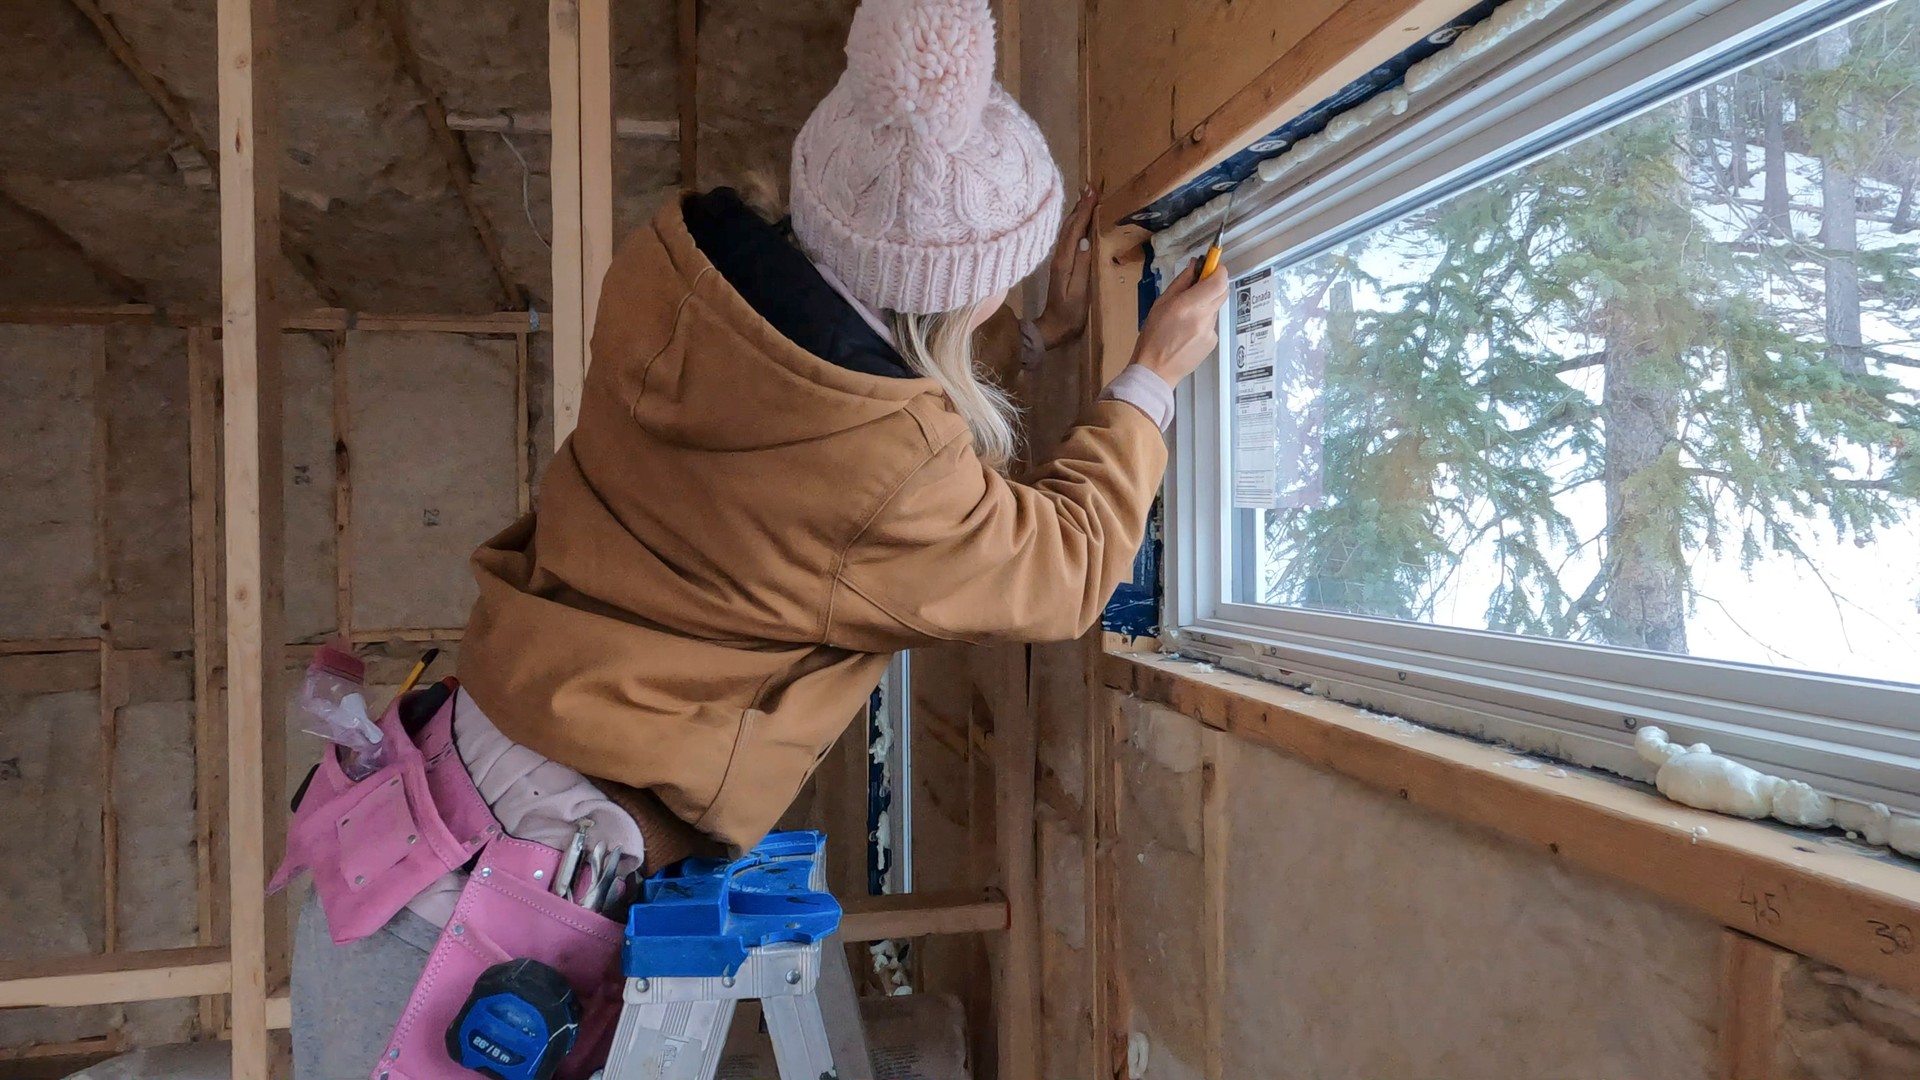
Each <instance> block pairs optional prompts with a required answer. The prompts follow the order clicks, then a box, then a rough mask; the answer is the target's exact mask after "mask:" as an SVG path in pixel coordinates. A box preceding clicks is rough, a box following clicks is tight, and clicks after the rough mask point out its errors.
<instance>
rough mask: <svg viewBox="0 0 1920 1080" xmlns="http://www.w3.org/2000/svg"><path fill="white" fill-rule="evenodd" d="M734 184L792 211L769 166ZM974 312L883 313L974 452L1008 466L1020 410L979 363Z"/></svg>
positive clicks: (771, 212)
mask: <svg viewBox="0 0 1920 1080" xmlns="http://www.w3.org/2000/svg"><path fill="white" fill-rule="evenodd" d="M734 190H736V191H737V192H739V194H740V199H741V201H742V202H744V203H746V204H747V206H748V207H749V208H751V209H752V210H753V211H754V212H755V213H757V214H759V215H760V216H761V217H763V218H765V219H766V220H768V221H779V220H780V219H782V218H784V217H785V216H786V213H787V208H786V200H785V198H784V197H783V196H782V193H781V190H780V182H779V181H778V180H777V179H775V178H774V176H773V175H772V174H771V173H769V172H767V171H766V170H764V169H747V170H744V171H743V172H741V173H740V174H739V177H738V181H737V184H736V187H735V189H734ZM973 315H974V309H973V308H972V307H971V306H969V307H965V308H960V309H958V310H955V311H942V312H938V313H935V314H932V315H917V314H911V313H908V312H899V311H887V312H882V313H881V318H882V320H883V321H885V322H886V324H887V326H888V328H890V329H891V330H892V331H893V339H894V343H895V348H896V349H897V350H898V351H899V353H900V358H901V359H903V360H905V361H906V362H907V367H908V368H910V369H912V371H913V373H914V374H915V375H919V376H921V377H922V378H927V379H932V380H933V381H934V382H935V383H937V384H939V386H940V389H941V390H942V391H943V392H944V393H945V394H946V395H947V400H948V401H951V402H953V408H954V411H955V412H957V413H959V414H960V418H961V419H962V420H964V421H966V424H967V430H968V431H970V432H971V433H972V434H973V450H974V453H976V454H978V455H979V456H980V460H982V461H984V462H986V463H987V465H988V467H990V468H992V469H995V470H998V471H1000V472H1005V471H1006V470H1007V468H1008V466H1010V465H1012V464H1013V460H1014V459H1015V458H1016V457H1018V456H1019V454H1020V429H1019V426H1018V424H1017V422H1016V421H1017V419H1018V416H1019V410H1018V409H1017V408H1016V407H1015V405H1014V403H1013V399H1012V398H1011V397H1009V396H1007V392H1006V391H1005V390H1003V389H1001V388H1000V387H999V386H998V385H996V384H995V383H994V382H993V380H992V378H990V377H989V376H987V375H986V374H984V373H983V372H981V371H980V369H979V368H978V367H976V366H975V365H974V362H973V329H972V326H973Z"/></svg>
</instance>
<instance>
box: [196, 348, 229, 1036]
mask: <svg viewBox="0 0 1920 1080" xmlns="http://www.w3.org/2000/svg"><path fill="white" fill-rule="evenodd" d="M217 350H218V346H217V345H216V344H215V342H214V338H213V332H212V331H211V330H209V329H206V328H205V327H194V328H192V329H190V330H188V331H187V441H188V459H187V489H188V516H189V523H190V524H189V527H190V529H191V532H192V536H191V539H190V542H189V546H188V556H189V558H190V560H191V563H192V576H193V761H194V794H195V798H194V801H193V809H194V838H195V843H194V851H195V856H196V867H195V869H196V871H197V876H198V879H199V886H200V887H199V899H200V912H199V915H200V935H199V936H200V944H201V945H203V946H214V945H218V944H220V943H221V942H222V941H223V940H224V938H225V929H226V918H227V901H226V891H227V877H226V867H225V865H224V859H223V858H222V853H223V845H222V844H221V842H220V840H221V836H222V832H223V824H224V819H225V817H226V812H227V771H226V760H227V758H226V733H227V724H226V715H225V713H224V712H223V711H222V710H221V708H220V706H219V700H218V694H217V693H216V691H215V685H216V679H215V675H214V672H215V669H216V662H215V650H216V649H218V648H220V644H221V643H222V642H223V641H224V640H225V635H224V634H223V632H222V630H221V627H222V626H223V625H224V623H223V621H222V619H221V614H222V604H221V595H222V591H221V587H220V581H221V578H220V549H219V544H220V502H219V499H220V496H219V490H220V479H221V477H220V441H219V430H220V428H219V424H220V379H219V369H218V365H219V362H220V357H219V353H218V351H217ZM225 1009H226V1002H225V1001H224V1000H223V998H222V997H221V996H214V995H209V996H207V997H205V998H202V999H201V1001H200V1026H201V1030H203V1031H217V1030H219V1029H220V1028H221V1027H223V1026H225V1020H226V1017H225Z"/></svg>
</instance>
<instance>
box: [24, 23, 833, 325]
mask: <svg viewBox="0 0 1920 1080" xmlns="http://www.w3.org/2000/svg"><path fill="white" fill-rule="evenodd" d="M96 5H97V10H98V12H99V15H100V19H101V21H102V22H103V23H104V24H106V26H107V27H108V29H107V31H105V32H106V33H111V34H114V35H116V36H117V37H118V38H119V39H121V40H122V41H124V43H125V47H124V50H123V51H124V53H125V55H126V57H127V58H129V59H130V62H131V63H132V64H134V65H137V66H138V67H139V68H141V69H142V70H143V71H145V72H146V73H148V74H150V75H151V76H152V77H153V79H154V81H155V82H156V83H157V84H158V85H159V86H160V87H161V88H162V93H163V94H164V95H165V96H166V97H167V98H169V99H170V101H171V102H172V103H173V104H174V106H175V118H173V119H170V118H169V116H168V115H167V113H166V111H164V110H163V108H162V107H161V105H159V104H158V103H156V101H155V100H154V98H153V96H152V94H150V93H149V92H148V91H147V90H145V89H143V88H142V86H141V85H140V83H139V82H137V81H136V79H135V77H134V75H133V74H132V73H131V71H130V68H129V63H128V61H127V60H122V59H116V58H115V56H114V55H113V54H112V53H110V52H109V51H108V49H107V47H106V46H105V44H104V41H103V31H102V30H101V29H100V28H98V27H96V25H94V23H92V22H91V21H90V20H89V17H88V15H87V14H85V13H84V9H86V8H93V7H95V6H96ZM854 6H855V4H854V2H853V0H811V2H808V3H793V2H790V0H701V3H700V4H699V8H700V13H701V18H700V30H699V46H698V65H697V67H698V72H697V74H698V80H699V113H700V123H699V127H700V130H701V135H702V138H701V139H700V141H699V143H698V153H699V171H700V174H701V175H700V176H699V178H698V179H699V180H700V181H701V182H702V183H713V182H716V181H726V182H732V181H736V180H738V179H739V178H740V177H741V176H742V175H744V174H745V173H747V172H749V171H761V172H764V173H767V174H769V175H770V176H772V177H773V178H774V179H775V180H776V181H777V182H778V183H780V184H782V185H784V183H785V180H786V172H787V153H788V148H789V146H790V145H791V143H792V141H793V136H794V134H795V133H796V132H797V131H798V130H799V127H800V124H801V123H802V122H803V121H804V120H805V119H806V116H807V113H808V111H809V110H810V109H811V108H812V105H813V103H814V102H816V101H818V100H819V99H820V97H822V96H823V95H825V93H826V91H827V89H828V88H829V87H831V86H832V85H833V82H834V80H835V79H837V78H838V77H839V73H840V71H841V68H842V67H843V66H844V61H843V59H842V57H841V53H840V50H841V46H842V45H843V44H844V42H845V40H846V27H847V22H848V20H849V19H850V18H851V17H852V12H853V8H854ZM678 10H679V3H678V0H644V2H639V3H622V4H616V5H615V7H614V20H613V26H614V42H613V60H614V71H613V77H614V87H613V89H614V107H615V114H616V115H617V116H619V117H621V118H625V119H630V120H642V121H656V122H657V121H672V120H674V119H675V118H676V117H677V116H678V101H677V93H678V90H677V88H678V79H679V74H678V73H679V61H680V57H679V55H678V43H677V33H676V18H677V12H678ZM279 34H280V40H281V43H282V47H281V48H280V50H279V57H280V64H281V69H282V70H281V79H280V82H281V85H282V88H283V92H282V95H281V117H282V129H283V132H284V142H285V146H284V153H283V155H282V157H281V159H280V169H281V173H282V187H283V195H284V197H283V199H282V201H281V212H282V215H283V219H284V230H285V234H286V236H285V239H286V243H285V244H284V245H283V247H284V250H285V252H286V255H287V259H286V261H285V262H284V264H283V267H282V278H283V285H284V288H283V294H284V296H285V298H286V300H287V302H288V303H289V305H290V306H291V307H293V308H295V309H301V308H310V307H315V306H322V305H333V306H344V307H349V308H353V309H355V310H365V311H383V312H437V313H451V312H463V313H477V312H484V311H493V310H497V309H502V308H512V307H517V306H519V305H520V304H521V303H523V302H524V301H523V300H521V299H520V290H521V289H524V290H525V291H526V293H527V294H528V295H529V296H530V297H531V298H532V300H533V301H534V302H535V303H537V304H540V305H541V306H542V307H545V306H546V305H547V304H548V303H549V302H550V290H549V281H550V277H551V274H550V261H549V260H550V256H549V252H548V248H547V246H546V244H547V241H548V240H550V239H551V234H552V227H551V224H550V223H551V218H552V212H551V201H550V190H549V171H548V161H547V159H548V155H549V152H550V140H549V138H548V136H546V135H545V134H542V133H539V132H529V131H521V132H517V133H515V134H512V135H510V136H503V135H501V134H499V133H496V132H481V131H466V130H457V129H456V130H454V131H453V134H452V139H453V146H454V148H455V153H454V154H453V155H452V158H451V159H449V157H448V155H447V154H446V153H445V152H444V149H443V145H442V143H441V142H440V141H439V140H437V139H436V136H435V132H434V129H433V126H432V121H431V120H430V112H432V111H441V112H444V113H445V114H447V115H449V116H452V117H453V118H454V119H455V122H456V123H457V122H458V121H459V119H460V118H461V117H468V118H471V117H489V116H498V115H499V114H502V113H511V114H514V115H516V116H520V117H529V116H536V115H541V114H544V113H546V111H547V109H548V83H547V4H546V2H545V0H498V2H490V3H487V4H481V5H474V4H467V3H458V2H455V0H313V2H309V3H303V4H299V5H289V6H288V7H286V8H285V9H284V10H282V11H281V13H280V17H279ZM214 74H215V71H214V0H167V2H165V3H151V2H138V0H49V2H45V3H34V4H10V5H6V6H5V9H4V10H0V106H3V107H4V108H5V110H6V113H7V115H8V116H10V117H12V118H13V119H14V121H15V128H16V129H17V130H16V131H15V132H14V138H13V139H12V140H11V141H10V145H11V150H10V153H9V161H8V167H7V169H6V170H5V172H4V174H0V305H10V304H74V303H123V302H128V301H138V302H152V303H166V304H170V305H187V304H193V305H199V306H202V307H209V308H210V307H211V306H212V305H214V304H216V303H217V302H218V280H219V279H218V266H219V247H218V238H219V232H218V229H217V220H218V208H219V199H218V192H217V190H216V186H215V178H214V172H213V170H211V169H210V168H209V167H208V166H209V162H208V161H207V160H206V154H209V153H210V154H214V155H216V156H217V153H218V151H217V149H216V148H213V147H211V145H210V144H209V141H208V139H209V136H210V134H211V133H212V132H213V131H214V129H215V120H216V117H217V112H218V102H217V101H216V92H215V89H216V88H215V81H214ZM430 105H431V106H432V107H433V108H432V109H431V110H430V108H429V106H430ZM176 119H177V120H180V121H181V122H175V120H176ZM203 150H204V151H205V152H204V153H203ZM679 159H680V151H679V147H678V146H677V145H676V144H675V143H674V142H673V141H671V140H670V139H662V138H651V139H632V138H627V139H621V140H619V141H618V142H617V143H616V147H615V155H614V171H615V227H616V230H617V231H619V232H620V233H622V234H624V233H625V232H626V231H627V230H629V229H631V228H633V227H636V226H638V225H639V224H641V223H643V222H644V221H645V220H646V218H647V217H648V216H650V215H651V214H652V212H653V210H654V209H655V208H656V207H657V206H658V205H659V204H660V202H661V201H662V200H663V199H665V198H666V197H667V196H668V195H670V194H671V193H672V192H673V191H674V190H675V189H677V188H678V186H679V185H680V184H681V182H682V177H681V176H680V161H679ZM461 174H469V175H470V176H471V189H472V195H473V202H474V203H475V204H476V205H477V207H478V209H479V215H478V217H479V222H478V224H477V225H476V221H475V216H474V215H473V214H472V213H470V212H469V210H468V209H467V207H466V205H465V204H464V203H463V201H462V199H461V198H460V195H459V191H458V185H460V184H461V183H464V182H465V180H464V178H463V176H462V175H461ZM480 228H484V229H486V230H487V231H489V232H491V233H492V235H493V236H494V237H495V238H496V239H497V241H498V246H499V250H500V255H501V262H502V266H503V267H504V269H505V272H506V276H507V277H508V278H509V280H510V281H511V282H512V283H513V286H514V288H513V289H512V290H508V289H507V288H505V287H504V286H503V284H502V282H501V280H500V274H499V273H498V272H497V271H496V269H495V268H494V267H493V266H492V264H491V262H490V259H489V256H488V253H487V250H486V248H485V247H484V246H483V244H482V242H481V240H480V238H479V232H478V229H480Z"/></svg>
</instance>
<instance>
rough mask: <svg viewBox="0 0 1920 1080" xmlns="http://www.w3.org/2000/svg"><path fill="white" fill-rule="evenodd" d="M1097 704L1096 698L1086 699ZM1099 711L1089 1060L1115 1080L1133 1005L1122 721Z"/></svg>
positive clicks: (1116, 713)
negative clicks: (1125, 903) (1123, 895)
mask: <svg viewBox="0 0 1920 1080" xmlns="http://www.w3.org/2000/svg"><path fill="white" fill-rule="evenodd" d="M1089 696H1090V697H1092V698H1093V699H1094V700H1095V701H1099V698H1100V696H1101V695H1099V694H1092V695H1089ZM1102 704H1103V705H1105V707H1103V708H1101V709H1100V710H1099V713H1100V715H1099V731H1098V732H1097V735H1096V737H1097V738H1098V740H1099V754H1098V755H1097V756H1098V763H1099V776H1098V784H1099V788H1098V793H1097V795H1096V798H1095V800H1094V841H1093V843H1091V844H1089V845H1088V847H1089V849H1090V850H1092V851H1093V852H1094V855H1095V876H1094V880H1093V882H1092V884H1091V885H1090V887H1089V889H1088V892H1089V893H1090V894H1091V896H1092V898H1093V902H1094V905H1095V909H1094V923H1093V928H1092V933H1094V934H1095V935H1097V942H1098V943H1097V945H1096V946H1095V948H1096V950H1097V955H1098V956H1099V958H1100V959H1099V961H1098V969H1097V971H1096V972H1095V984H1094V985H1095V986H1096V988H1097V989H1098V991H1099V996H1098V998H1097V1005H1096V1009H1097V1010H1098V1011H1096V1013H1095V1016H1094V1030H1095V1037H1096V1038H1097V1039H1098V1040H1099V1045H1098V1046H1097V1047H1095V1058H1094V1060H1095V1062H1096V1064H1097V1066H1098V1067H1099V1068H1100V1069H1101V1071H1100V1073H1099V1075H1100V1076H1102V1077H1113V1078H1114V1080H1119V1078H1121V1077H1125V1076H1126V1075H1127V1031H1128V1025H1129V1023H1130V1022H1131V1021H1130V1016H1131V1014H1132V1009H1133V1003H1132V998H1131V997H1130V996H1129V991H1128V986H1127V969H1126V965H1125V964H1124V963H1123V962H1122V961H1121V957H1122V955H1124V951H1125V949H1124V944H1125V939H1124V933H1125V927H1124V925H1123V924H1122V921H1121V918H1120V859H1121V858H1122V855H1121V843H1120V838H1121V835H1122V833H1121V825H1122V823H1121V819H1120V801H1121V797H1122V796H1121V791H1122V787H1123V776H1122V772H1121V770H1122V768H1123V763H1122V761H1121V759H1120V755H1119V754H1117V753H1115V748H1116V747H1117V746H1119V745H1120V744H1121V743H1122V742H1125V741H1126V737H1127V732H1126V717H1125V716H1124V715H1123V714H1122V713H1121V711H1120V710H1119V709H1118V708H1114V707H1112V706H1111V705H1106V704H1105V703H1102Z"/></svg>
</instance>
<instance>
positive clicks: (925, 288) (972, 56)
mask: <svg viewBox="0 0 1920 1080" xmlns="http://www.w3.org/2000/svg"><path fill="white" fill-rule="evenodd" d="M993 54H994V27H993V14H992V12H991V11H989V10H988V8H987V0H866V2H865V3H863V4H861V5H860V9H859V10H858V11H856V12H854V16H853V27H852V29H851V31H850V32H849V33H848V35H847V70H846V73H845V74H843V75H842V76H841V77H840V81H839V83H838V84H836V85H835V86H834V88H833V90H832V91H831V92H830V93H828V94H827V96H826V99H825V100H823V101H821V102H820V104H819V106H817V107H816V108H815V109H814V110H813V115H812V116H810V117H808V118H807V123H806V126H805V127H803V128H802V129H801V130H800V137H799V139H797V140H796V141H795V143H794V147H793V196H792V205H793V226H794V231H795V233H797V234H798V236H799V238H800V243H801V246H802V247H804V248H805V249H806V251H807V254H808V255H810V256H811V257H812V258H813V259H814V260H815V261H817V262H819V263H821V264H823V265H825V266H826V267H827V268H828V269H829V270H831V271H833V273H834V276H836V277H838V278H839V279H840V280H841V281H842V282H843V283H845V285H846V286H847V289H848V291H850V292H852V293H853V295H854V296H856V297H858V298H859V299H860V300H862V301H863V302H865V303H867V304H869V305H871V306H873V307H876V308H882V309H886V310H891V311H905V312H920V313H931V312H937V311H951V310H954V309H956V308H963V307H968V306H970V305H972V304H975V303H978V302H979V301H981V300H983V299H985V298H986V297H988V296H991V295H992V294H993V293H995V292H997V291H999V290H1000V289H1004V288H1008V287H1011V286H1012V285H1013V284H1014V283H1016V282H1018V281H1019V280H1020V279H1021V278H1024V277H1026V276H1027V275H1028V274H1030V273H1032V272H1033V269H1034V267H1036V266H1038V265H1040V260H1041V259H1043V258H1045V257H1046V255H1047V250H1048V248H1049V247H1050V246H1051V245H1052V243H1053V239H1054V232H1055V230H1057V229H1058V228H1059V225H1060V205H1061V189H1060V170H1059V169H1058V168H1057V167H1055V165H1054V163H1053V155H1052V154H1051V153H1050V152H1049V151H1048V149H1047V141H1046V138H1045V136H1043V135H1041V134H1040V129H1039V127H1038V126H1036V125H1035V124H1034V122H1033V121H1032V120H1031V119H1030V118H1028V116H1027V114H1026V113H1025V112H1023V111H1022V110H1021V108H1020V106H1019V105H1018V104H1017V103H1016V102H1015V101H1014V100H1013V98H1012V97H1011V96H1009V95H1008V94H1007V92H1006V91H1005V90H1004V89H1002V88H1001V87H1000V86H999V84H997V83H995V82H994V80H993V62H994V55H993Z"/></svg>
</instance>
